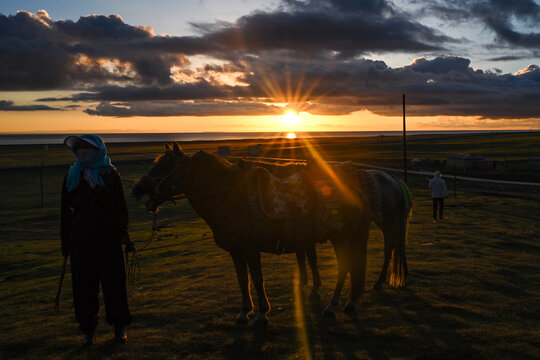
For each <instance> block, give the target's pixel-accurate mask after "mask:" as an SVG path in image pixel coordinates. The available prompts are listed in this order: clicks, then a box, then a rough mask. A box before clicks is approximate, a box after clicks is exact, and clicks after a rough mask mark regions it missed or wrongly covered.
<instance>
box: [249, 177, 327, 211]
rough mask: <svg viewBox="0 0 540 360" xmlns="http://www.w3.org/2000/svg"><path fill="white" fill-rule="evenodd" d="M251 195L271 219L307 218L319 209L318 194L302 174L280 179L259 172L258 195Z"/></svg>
mask: <svg viewBox="0 0 540 360" xmlns="http://www.w3.org/2000/svg"><path fill="white" fill-rule="evenodd" d="M250 195H252V196H251V197H252V198H253V200H254V201H256V202H259V203H260V209H261V210H262V212H263V214H264V215H265V216H266V217H268V218H271V219H290V218H296V217H301V216H306V215H309V214H311V213H313V212H314V211H316V210H317V208H318V207H319V201H318V198H317V194H316V193H315V192H314V191H313V190H312V188H311V187H310V186H309V183H308V180H307V178H306V175H305V174H304V173H302V172H299V173H296V174H293V175H291V176H289V177H287V178H284V179H279V178H277V177H275V176H274V175H272V174H270V173H269V172H267V171H259V172H258V174H257V193H255V194H250ZM257 195H258V196H257Z"/></svg>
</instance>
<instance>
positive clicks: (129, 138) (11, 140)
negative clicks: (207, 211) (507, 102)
mask: <svg viewBox="0 0 540 360" xmlns="http://www.w3.org/2000/svg"><path fill="white" fill-rule="evenodd" d="M496 132H497V133H500V132H521V131H496ZM523 132H526V131H523ZM471 133H491V131H483V130H481V131H471V130H469V131H467V130H459V131H408V132H407V135H429V134H471ZM287 134H288V133H286V132H276V133H264V132H202V133H117V134H98V135H99V136H100V137H101V138H102V139H103V141H105V143H131V142H133V143H142V142H166V141H197V140H200V141H213V140H241V139H275V138H284V137H285V136H286V135H287ZM295 134H296V136H297V137H298V138H306V137H307V138H309V137H355V136H357V137H366V136H395V135H401V131H330V132H295ZM69 135H71V134H0V145H54V144H62V142H63V141H64V139H65V138H66V137H67V136H69Z"/></svg>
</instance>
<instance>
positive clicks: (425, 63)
mask: <svg viewBox="0 0 540 360" xmlns="http://www.w3.org/2000/svg"><path fill="white" fill-rule="evenodd" d="M426 1H427V0H426ZM492 3H493V4H494V6H495V7H498V9H500V10H501V9H502V10H504V9H506V10H505V11H506V13H505V14H506V15H499V18H497V19H498V20H499V23H500V24H507V25H508V24H512V22H510V21H509V20H508V19H510V18H513V17H516V16H520V19H525V20H527V21H532V19H535V16H536V15H534V12H535V11H536V10H535V9H536V8H535V7H534V6H532V5H531V6H532V7H530V8H528V7H527V6H526V5H527V4H529V2H528V1H527V0H524V1H523V2H521V3H520V4H521V5H522V6H523V7H519V6H514V5H513V3H510V2H509V3H506V2H504V1H502V0H500V1H499V0H497V1H496V0H490V1H488V0H477V1H474V2H473V5H474V6H472V5H471V6H472V7H471V6H469V5H467V4H468V3H467V2H465V1H457V2H455V3H448V4H451V5H447V3H443V2H439V1H438V0H437V1H435V0H430V4H431V5H432V7H431V10H430V11H435V9H438V10H437V11H439V10H440V11H442V9H443V7H444V6H446V7H450V6H451V9H453V10H454V12H450V13H448V14H447V16H449V17H450V16H457V14H458V13H459V12H460V11H463V12H467V11H466V10H469V11H468V12H467V14H466V15H464V16H468V17H475V18H477V17H479V16H480V13H479V12H478V11H479V10H477V9H478V8H480V6H481V5H483V4H492ZM529 5H530V4H529ZM436 6H438V8H437V7H436ZM471 9H472V10H471ZM477 12H478V13H477ZM490 14H495V13H494V12H492V11H491V12H490ZM508 14H510V15H508ZM531 14H532V15H531ZM486 16H487V15H486ZM493 16H495V15H493ZM505 21H506V22H505ZM194 26H195V27H196V28H197V29H198V31H199V33H198V35H197V36H185V37H174V36H157V35H155V34H154V32H153V30H152V29H151V28H148V27H140V26H131V25H129V24H126V23H125V22H124V21H123V20H122V18H121V17H120V16H118V15H110V16H103V15H89V16H84V17H81V18H80V19H78V20H77V21H72V20H65V21H64V20H59V21H53V20H52V19H51V18H50V16H49V15H48V14H47V13H46V12H45V11H39V12H38V13H36V14H32V13H28V12H19V13H17V14H16V15H11V16H4V15H0V29H1V30H2V31H0V90H11V91H13V90H38V89H65V90H68V89H69V90H75V89H76V90H77V91H78V93H76V94H74V95H72V96H69V97H59V98H41V99H38V101H40V102H42V103H47V102H51V103H52V102H57V101H71V102H73V103H74V104H78V103H83V104H84V106H85V108H86V112H87V113H88V114H92V115H99V116H121V117H127V116H182V115H194V116H209V115H248V114H249V115H261V114H275V113H278V112H280V111H282V110H283V108H281V107H276V106H272V105H267V104H271V103H286V104H289V107H292V108H295V109H297V110H298V111H308V112H310V113H312V114H321V115H342V114H350V113H352V112H355V111H359V110H363V109H368V110H370V111H372V112H374V113H377V114H381V115H400V114H401V94H402V93H405V94H407V104H408V106H407V112H408V114H410V115H418V116H432V115H453V116H477V117H479V118H494V119H497V118H499V119H500V118H515V119H527V118H539V117H540V114H539V111H538V106H537V104H538V103H540V70H539V68H538V67H537V66H536V65H530V66H528V67H526V68H524V69H522V70H520V71H519V72H516V73H515V74H504V73H502V72H497V71H495V70H494V71H482V70H477V69H473V68H471V66H470V65H471V61H470V60H469V59H467V58H464V57H459V56H435V57H430V58H427V57H419V58H417V59H415V60H414V61H413V62H412V63H411V64H409V65H406V66H402V67H390V66H388V65H387V64H386V63H385V62H383V61H375V60H368V59H365V58H362V57H360V54H364V53H370V54H371V55H373V53H374V52H380V53H394V52H404V51H406V52H418V51H420V52H428V53H435V54H440V53H441V51H443V50H442V49H443V46H445V45H447V44H450V43H452V44H455V40H454V39H452V38H450V37H447V36H445V35H443V34H441V33H439V32H438V31H436V30H434V29H433V28H430V27H427V26H425V25H422V24H421V23H419V22H418V21H416V20H414V19H413V18H412V16H410V15H409V14H407V13H405V12H403V11H401V10H399V9H397V8H396V7H395V5H393V3H390V2H388V1H385V0H366V1H353V0H332V1H330V0H307V1H298V0H285V1H283V2H282V3H281V6H280V7H279V8H277V9H276V10H275V11H267V12H255V13H252V14H249V15H246V16H243V17H241V18H239V19H238V20H237V21H236V22H234V23H224V22H215V23H211V24H195V25H194ZM509 26H510V25H509ZM532 51H534V50H532ZM194 55H200V56H199V57H197V58H194ZM432 56H433V55H432ZM512 56H517V55H512ZM201 58H202V59H203V60H202V61H201ZM195 59H196V60H195ZM501 60H502V59H501ZM504 60H511V58H510V57H509V58H508V59H504ZM195 64H197V65H195ZM3 106H4V107H6V108H12V109H13V108H14V107H15V105H13V103H10V104H4V105H3ZM36 106H43V107H44V108H45V107H47V106H46V105H36ZM15 108H16V107H15ZM50 109H54V108H50Z"/></svg>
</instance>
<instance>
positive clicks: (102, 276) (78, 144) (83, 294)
mask: <svg viewBox="0 0 540 360" xmlns="http://www.w3.org/2000/svg"><path fill="white" fill-rule="evenodd" d="M64 144H65V145H66V146H68V147H69V148H70V149H71V150H72V151H73V153H74V154H75V156H76V157H77V161H76V162H75V163H74V164H73V165H72V166H71V168H70V169H69V172H68V174H67V176H66V177H65V179H64V183H63V184H62V205H61V206H62V209H61V239H62V255H64V256H70V258H71V272H72V281H73V303H74V306H75V317H76V319H77V322H78V323H79V328H80V330H82V331H83V332H84V339H83V344H84V345H92V344H93V343H94V341H95V336H94V331H95V328H96V326H97V321H98V309H99V300H98V295H99V287H100V285H101V289H102V291H103V298H104V302H105V311H106V314H107V322H108V323H109V324H111V325H113V326H114V334H115V339H116V341H117V342H120V343H124V342H126V341H127V336H126V333H125V326H126V325H128V324H129V323H130V322H131V315H130V313H129V308H128V303H127V295H126V273H125V268H124V258H123V253H122V244H124V245H126V249H127V250H132V249H133V243H132V242H131V240H130V238H129V234H128V231H127V226H128V213H127V207H126V201H125V198H124V191H123V189H122V183H121V181H120V176H119V174H118V172H117V171H116V168H115V167H114V166H113V165H112V164H111V160H110V159H109V157H108V156H107V149H106V147H105V144H104V143H103V141H102V140H101V138H100V137H99V136H95V135H82V136H80V137H79V136H69V137H67V138H66V139H65V140H64Z"/></svg>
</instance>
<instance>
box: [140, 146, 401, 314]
mask: <svg viewBox="0 0 540 360" xmlns="http://www.w3.org/2000/svg"><path fill="white" fill-rule="evenodd" d="M322 167H324V165H323V166H322ZM261 171H266V170H263V169H262V168H260V167H253V168H247V169H246V168H244V167H242V166H238V165H233V164H231V163H229V162H228V161H226V160H223V159H220V158H217V157H215V156H213V155H211V154H208V153H206V152H204V151H199V152H197V153H196V154H194V155H192V156H188V155H186V154H184V153H183V151H182V150H181V149H180V148H179V147H178V145H177V144H176V143H173V146H172V147H171V146H168V145H167V146H166V151H165V153H164V154H163V155H161V156H160V157H158V158H157V159H156V161H155V163H154V166H153V167H152V169H151V170H150V172H149V173H148V175H145V176H143V177H142V178H141V180H140V181H139V182H138V183H137V184H135V186H134V188H133V191H132V193H133V195H134V196H135V197H136V198H137V199H140V198H141V197H142V196H144V195H146V194H148V195H149V199H148V201H147V202H146V208H147V210H149V211H155V210H156V209H157V208H158V206H159V205H161V204H162V203H163V202H165V201H167V200H171V199H174V198H175V197H177V196H179V195H181V194H185V195H186V197H187V199H188V200H189V202H190V204H191V206H192V207H193V209H194V210H195V211H196V212H197V213H198V214H199V215H200V216H201V217H202V218H203V219H204V220H205V221H206V222H207V223H208V225H209V226H210V228H211V229H212V232H213V234H214V240H215V242H216V244H217V245H218V246H220V247H221V248H223V249H225V250H227V251H229V253H230V254H231V257H232V259H233V262H234V265H235V268H236V274H237V277H238V281H239V284H240V289H241V292H242V311H241V312H240V314H239V315H238V317H237V320H238V321H241V322H245V321H247V320H248V314H249V313H250V312H251V311H252V309H253V304H252V300H251V295H250V291H249V278H248V269H249V272H250V273H251V278H252V280H253V283H254V285H255V289H256V292H257V297H258V300H259V308H258V314H257V318H256V320H257V321H258V322H267V317H266V314H267V313H268V311H269V310H270V304H269V302H268V299H267V297H266V293H265V289H264V280H263V276H262V271H261V256H260V254H261V252H268V253H276V248H275V241H274V239H279V238H284V241H285V242H286V243H287V244H288V245H291V244H292V245H293V246H290V247H288V249H287V250H288V251H289V252H296V251H300V250H304V251H305V250H306V249H307V248H308V247H310V246H311V247H312V246H313V245H314V244H315V243H317V242H322V241H325V240H326V239H330V241H331V242H332V244H333V246H334V249H335V252H336V257H337V262H338V281H337V284H336V288H335V290H334V294H333V296H332V300H331V302H330V303H329V305H328V306H327V307H326V309H325V312H326V313H329V314H333V313H334V306H336V305H337V304H338V303H339V298H340V294H341V290H342V287H343V284H344V281H345V278H346V276H347V274H350V276H351V289H350V294H349V298H348V301H347V304H346V306H345V310H346V311H354V306H355V304H356V302H357V301H358V299H359V298H360V297H361V296H362V294H363V291H364V284H365V273H366V262H367V261H366V260H367V240H368V235H369V223H370V221H372V220H373V221H375V222H376V224H377V225H378V226H379V228H381V229H382V231H383V234H384V238H385V246H384V247H385V260H384V265H383V270H382V271H381V274H380V277H379V280H378V281H377V283H376V285H375V286H376V287H380V286H381V285H382V283H383V282H384V281H385V280H386V276H387V270H388V265H389V264H391V265H392V267H391V277H390V284H391V285H394V286H405V278H406V275H407V263H406V257H405V240H406V233H407V225H408V219H409V214H410V206H409V205H410V194H409V192H408V190H407V188H406V187H405V185H404V184H403V183H401V182H400V181H398V180H396V179H394V178H392V177H390V176H389V175H387V174H385V173H383V172H380V171H370V172H362V173H366V174H367V175H366V174H365V175H364V178H366V179H368V180H369V181H367V182H366V181H364V182H359V180H358V176H357V175H356V174H357V173H359V172H358V169H356V168H355V167H351V166H350V165H347V166H341V167H340V166H338V167H333V168H331V169H330V168H329V167H327V168H326V169H325V171H329V172H331V175H330V176H328V177H327V178H328V181H329V182H330V183H331V185H332V188H335V189H339V191H337V192H336V196H337V200H338V202H339V211H340V216H339V218H340V227H339V229H336V228H334V227H332V226H329V225H327V224H325V223H324V222H321V221H320V218H319V217H317V216H302V217H296V218H291V219H286V220H282V221H274V220H271V219H264V218H261V217H259V216H257V214H255V213H254V212H253V210H252V207H251V205H250V203H249V197H248V196H247V195H246V189H247V188H248V187H249V186H250V184H251V183H253V181H254V180H256V177H257V174H260V172H261ZM366 184H367V185H366ZM373 214H375V215H376V216H374V215H373Z"/></svg>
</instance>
